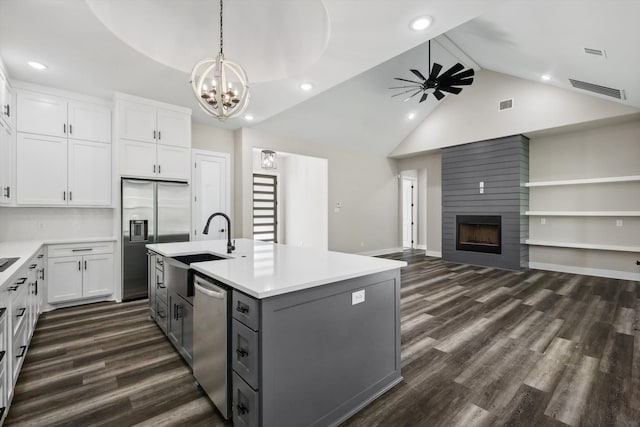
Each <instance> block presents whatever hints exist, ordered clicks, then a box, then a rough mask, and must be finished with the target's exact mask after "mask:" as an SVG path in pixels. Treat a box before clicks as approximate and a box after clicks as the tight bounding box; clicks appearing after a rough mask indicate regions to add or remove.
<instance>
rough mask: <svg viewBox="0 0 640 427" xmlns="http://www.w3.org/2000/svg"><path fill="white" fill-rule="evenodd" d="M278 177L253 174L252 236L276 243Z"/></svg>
mask: <svg viewBox="0 0 640 427" xmlns="http://www.w3.org/2000/svg"><path fill="white" fill-rule="evenodd" d="M277 189H278V179H277V177H276V176H275V175H263V174H257V173H256V174H253V238H254V239H255V240H263V241H265V242H274V243H278V194H277Z"/></svg>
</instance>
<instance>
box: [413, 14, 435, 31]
mask: <svg viewBox="0 0 640 427" xmlns="http://www.w3.org/2000/svg"><path fill="white" fill-rule="evenodd" d="M432 21H433V18H432V17H430V16H428V15H425V16H419V17H417V18H415V19H414V20H413V21H411V24H409V27H410V28H411V29H412V30H414V31H422V30H426V29H427V28H429V25H431V22H432Z"/></svg>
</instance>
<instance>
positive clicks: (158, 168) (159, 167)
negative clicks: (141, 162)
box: [158, 165, 162, 173]
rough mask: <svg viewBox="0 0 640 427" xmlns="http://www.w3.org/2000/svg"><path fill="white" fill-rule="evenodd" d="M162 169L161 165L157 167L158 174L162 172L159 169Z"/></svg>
mask: <svg viewBox="0 0 640 427" xmlns="http://www.w3.org/2000/svg"><path fill="white" fill-rule="evenodd" d="M161 167H162V165H158V173H161V172H162V170H161V169H160V168H161Z"/></svg>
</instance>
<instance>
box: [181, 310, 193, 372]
mask: <svg viewBox="0 0 640 427" xmlns="http://www.w3.org/2000/svg"><path fill="white" fill-rule="evenodd" d="M180 316H181V317H182V351H183V355H184V357H185V358H186V359H187V363H188V364H189V365H193V306H192V305H191V304H189V303H187V302H186V301H184V300H183V301H182V309H181V311H180Z"/></svg>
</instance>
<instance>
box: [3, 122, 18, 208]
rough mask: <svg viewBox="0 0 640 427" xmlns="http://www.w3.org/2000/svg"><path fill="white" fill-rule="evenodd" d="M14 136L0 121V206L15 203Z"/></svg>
mask: <svg viewBox="0 0 640 427" xmlns="http://www.w3.org/2000/svg"><path fill="white" fill-rule="evenodd" d="M14 137H15V134H14V133H13V131H12V130H11V129H10V128H9V126H8V125H7V124H6V123H3V122H2V121H0V205H12V204H14V202H15V194H16V187H15V184H14V179H15V175H14V171H15V162H16V156H15V139H14Z"/></svg>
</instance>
